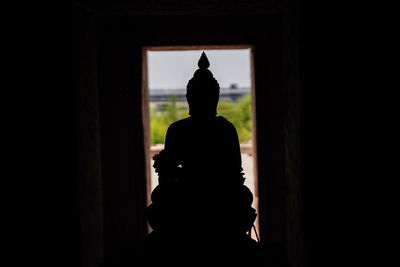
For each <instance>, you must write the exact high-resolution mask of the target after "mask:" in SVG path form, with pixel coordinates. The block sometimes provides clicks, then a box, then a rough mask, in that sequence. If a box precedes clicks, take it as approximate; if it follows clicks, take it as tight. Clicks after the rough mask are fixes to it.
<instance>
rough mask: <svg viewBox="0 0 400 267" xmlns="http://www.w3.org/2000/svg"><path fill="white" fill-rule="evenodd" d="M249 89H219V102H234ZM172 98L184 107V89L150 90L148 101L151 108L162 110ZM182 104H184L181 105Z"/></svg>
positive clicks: (236, 87)
mask: <svg viewBox="0 0 400 267" xmlns="http://www.w3.org/2000/svg"><path fill="white" fill-rule="evenodd" d="M250 90H251V89H250V87H238V86H237V84H232V85H231V87H230V88H221V89H220V97H219V99H220V101H226V102H235V101H236V100H237V99H238V98H241V97H243V96H245V95H247V94H249V93H250ZM172 97H176V102H177V104H178V105H180V106H186V104H185V103H186V89H150V90H149V98H150V99H149V100H150V104H151V105H152V106H156V107H158V108H160V109H162V108H163V107H164V106H165V105H166V104H167V103H169V102H170V101H171V98H172ZM182 102H184V103H182Z"/></svg>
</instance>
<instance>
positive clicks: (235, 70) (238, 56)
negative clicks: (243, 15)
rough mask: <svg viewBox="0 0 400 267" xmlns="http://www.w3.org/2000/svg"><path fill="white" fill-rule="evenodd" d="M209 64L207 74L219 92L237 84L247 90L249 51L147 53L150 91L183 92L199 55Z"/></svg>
mask: <svg viewBox="0 0 400 267" xmlns="http://www.w3.org/2000/svg"><path fill="white" fill-rule="evenodd" d="M203 51H204V52H205V53H206V55H207V57H208V60H209V61H210V67H209V70H210V71H211V72H212V73H213V75H214V78H215V79H217V81H218V83H219V85H220V87H221V88H225V87H230V85H231V84H232V83H237V84H238V86H239V87H250V85H251V73H250V72H251V69H250V49H231V50H187V51H147V66H148V70H147V73H148V81H149V85H148V86H149V89H176V88H180V89H184V88H186V85H187V83H188V81H189V80H190V79H191V78H192V77H193V73H194V72H195V71H196V70H197V69H198V66H197V62H198V60H199V58H200V56H201V53H202V52H203Z"/></svg>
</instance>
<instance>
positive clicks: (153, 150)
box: [149, 143, 254, 158]
mask: <svg viewBox="0 0 400 267" xmlns="http://www.w3.org/2000/svg"><path fill="white" fill-rule="evenodd" d="M163 149H164V145H163V144H157V145H152V146H150V153H149V157H150V158H153V157H154V155H155V154H157V153H159V152H160V151H161V150H163ZM240 152H241V153H242V154H247V155H249V156H253V154H254V150H253V145H252V144H246V143H244V144H240Z"/></svg>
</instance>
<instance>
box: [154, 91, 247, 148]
mask: <svg viewBox="0 0 400 267" xmlns="http://www.w3.org/2000/svg"><path fill="white" fill-rule="evenodd" d="M217 113H218V115H220V116H224V117H225V118H227V119H228V120H229V121H230V122H231V123H232V124H233V125H234V126H235V128H236V131H237V132H238V136H239V141H240V142H241V143H242V142H247V141H249V140H251V138H252V120H251V95H250V94H247V95H246V96H244V97H242V98H239V99H238V100H237V101H236V102H226V101H220V102H219V104H218V109H217ZM188 114H189V110H188V108H179V107H178V106H177V104H176V96H171V99H170V102H169V103H168V104H167V105H166V106H165V109H162V110H157V109H156V108H155V107H150V138H151V144H164V140H165V134H166V132H167V129H168V127H169V125H170V124H171V123H173V122H174V121H177V120H180V119H183V118H186V117H187V116H188Z"/></svg>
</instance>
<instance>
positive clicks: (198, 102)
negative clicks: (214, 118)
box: [186, 52, 219, 117]
mask: <svg viewBox="0 0 400 267" xmlns="http://www.w3.org/2000/svg"><path fill="white" fill-rule="evenodd" d="M209 66H210V62H209V61H208V59H207V56H206V54H205V53H204V52H203V53H202V55H201V57H200V59H199V62H198V67H199V69H197V70H196V71H195V73H194V75H193V78H192V79H190V80H189V82H188V84H187V87H186V99H187V101H188V104H189V114H190V115H192V116H200V117H201V116H210V115H216V114H217V105H218V100H219V84H218V82H217V80H216V79H214V76H213V74H212V73H211V71H209V70H208V67H209Z"/></svg>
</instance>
